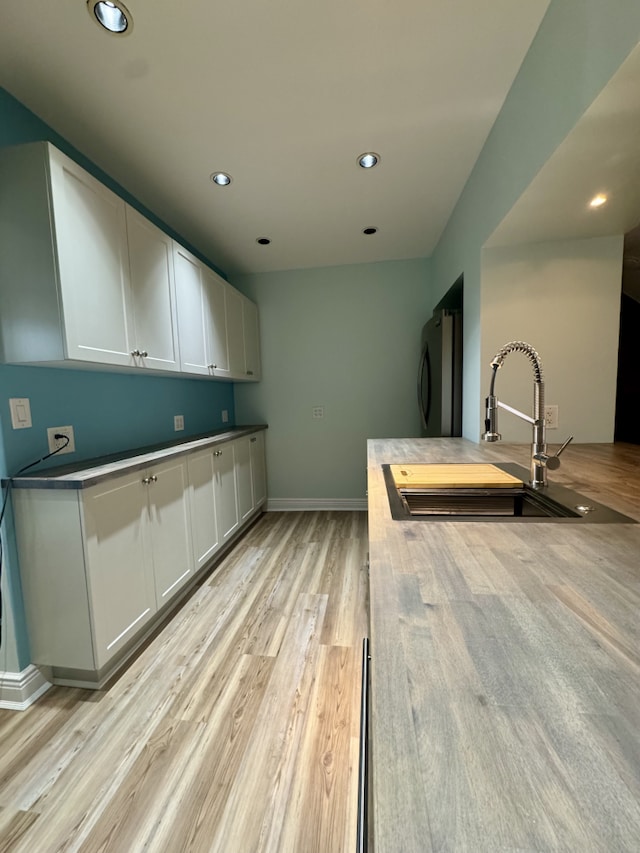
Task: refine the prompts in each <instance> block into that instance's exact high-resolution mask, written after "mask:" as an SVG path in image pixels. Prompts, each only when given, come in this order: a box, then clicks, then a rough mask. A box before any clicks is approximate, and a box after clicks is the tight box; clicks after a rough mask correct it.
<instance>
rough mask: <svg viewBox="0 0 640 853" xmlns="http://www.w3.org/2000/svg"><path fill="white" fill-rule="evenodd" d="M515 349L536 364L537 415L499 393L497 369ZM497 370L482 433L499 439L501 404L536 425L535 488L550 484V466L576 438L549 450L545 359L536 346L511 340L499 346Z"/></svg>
mask: <svg viewBox="0 0 640 853" xmlns="http://www.w3.org/2000/svg"><path fill="white" fill-rule="evenodd" d="M511 352H522V353H524V354H525V355H526V356H527V358H528V359H529V361H530V362H531V364H532V365H533V417H532V418H531V417H529V415H525V413H524V412H520V411H519V410H518V409H514V408H513V407H512V406H507V404H506V403H501V402H500V400H498V398H497V397H496V396H495V393H494V391H495V383H496V373H497V372H498V368H499V367H502V364H503V362H504V360H505V358H506V357H507V356H508V355H509V353H511ZM491 368H492V370H493V373H492V374H491V385H490V386H489V396H488V397H487V398H486V417H485V422H484V428H485V431H484V433H483V434H482V438H483V439H484V441H499V440H500V439H501V438H502V436H501V435H500V433H499V432H498V407H499V408H501V409H505V410H506V411H507V412H511V414H512V415H516V417H518V418H522V420H523V421H527V422H528V423H530V424H531V425H532V426H533V439H532V443H531V469H530V470H531V478H530V480H529V483H530V485H531V486H533V488H534V489H539V488H542V487H544V486H546V485H547V470H549V471H554V470H555V469H556V468H559V467H560V459H559V456H560V454H561V453H562V451H563V450H564V449H565V447H566V446H567V445H568V444H569V442H570V441H571V440H572V439H573V436H572V435H570V436H569V438H568V439H567V440H566V441H565V443H564V444H563V445H562V447H561V448H560V449H559V450H558V451H557V452H556V453H555V454H554V455H553V456H549V454H548V453H547V439H546V426H545V421H544V381H543V379H542V361H541V360H540V356H539V355H538V353H537V352H536V351H535V350H534V348H533V347H532V346H531V345H530V344H527V343H525V342H524V341H511V342H510V343H508V344H505V345H504V346H503V347H502V349H500V350H498V352H497V353H496V355H495V356H494V358H493V360H492V362H491Z"/></svg>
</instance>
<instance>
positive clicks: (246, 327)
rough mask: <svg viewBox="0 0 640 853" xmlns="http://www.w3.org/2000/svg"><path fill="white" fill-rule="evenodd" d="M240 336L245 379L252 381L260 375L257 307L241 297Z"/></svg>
mask: <svg viewBox="0 0 640 853" xmlns="http://www.w3.org/2000/svg"><path fill="white" fill-rule="evenodd" d="M242 334H243V340H244V365H245V373H246V376H247V379H252V380H254V381H256V380H258V379H260V377H261V375H262V370H261V364H260V329H259V326H258V306H257V305H256V304H255V303H254V302H251V300H250V299H247V298H246V296H243V297H242Z"/></svg>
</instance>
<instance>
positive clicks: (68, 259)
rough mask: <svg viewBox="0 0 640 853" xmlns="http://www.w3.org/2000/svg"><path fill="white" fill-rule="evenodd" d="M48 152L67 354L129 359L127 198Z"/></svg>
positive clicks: (106, 359)
mask: <svg viewBox="0 0 640 853" xmlns="http://www.w3.org/2000/svg"><path fill="white" fill-rule="evenodd" d="M49 151H50V152H51V155H50V174H51V196H52V206H53V211H54V222H55V235H56V243H57V251H58V268H59V277H60V290H61V293H62V305H63V313H64V326H65V342H66V349H67V352H66V355H67V358H70V359H80V360H83V361H93V362H102V363H105V364H118V365H129V364H133V363H134V362H133V359H132V356H131V349H132V347H131V346H130V332H131V330H130V328H129V318H130V304H129V281H128V250H127V231H126V219H125V203H124V201H123V200H122V199H121V198H119V197H118V196H117V195H115V193H112V192H111V190H109V189H107V188H106V187H105V186H103V185H102V184H101V183H100V182H99V181H97V180H96V179H95V178H93V177H92V176H91V175H89V174H87V172H85V171H84V169H81V168H80V166H78V165H76V164H75V163H74V162H73V161H72V160H70V159H69V158H68V157H66V156H65V155H64V154H61V153H60V152H59V151H56V150H55V149H54V148H52V147H51V146H49Z"/></svg>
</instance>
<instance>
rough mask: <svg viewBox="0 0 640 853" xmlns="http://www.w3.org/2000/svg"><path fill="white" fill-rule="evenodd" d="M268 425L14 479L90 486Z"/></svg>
mask: <svg viewBox="0 0 640 853" xmlns="http://www.w3.org/2000/svg"><path fill="white" fill-rule="evenodd" d="M263 429H267V426H266V424H254V425H251V426H241V427H232V428H231V429H223V430H215V431H212V432H210V433H206V434H204V435H198V436H195V437H192V438H190V439H188V440H186V441H185V440H184V439H182V440H180V439H178V440H176V441H174V442H166V443H164V444H157V445H153V446H150V447H141V448H137V449H134V450H131V451H128V452H124V453H114V454H111V455H109V456H101V457H99V458H97V459H88V460H85V461H84V462H78V463H75V464H71V465H64V466H60V467H58V468H48V469H47V470H45V471H40V472H36V473H33V474H26V473H25V474H23V475H22V476H18V477H14V478H13V479H12V480H11V484H12V488H14V489H86V488H88V487H89V486H94V485H96V483H101V482H104V481H105V480H109V479H111V478H112V477H117V476H119V475H120V474H126V473H128V472H133V471H140V470H142V469H144V468H146V467H148V466H149V465H152V464H154V463H158V462H164V461H165V460H166V459H171V458H173V457H176V456H183V455H185V454H188V453H196V452H197V451H199V450H202V449H204V448H206V447H211V446H213V445H215V444H222V443H224V442H227V441H233V439H235V438H241V437H242V436H244V435H249V434H250V433H254V432H258V431H259V430H263Z"/></svg>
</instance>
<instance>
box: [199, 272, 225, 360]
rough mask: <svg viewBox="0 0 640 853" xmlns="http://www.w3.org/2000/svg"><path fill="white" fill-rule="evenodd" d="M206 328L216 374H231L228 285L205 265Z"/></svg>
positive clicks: (208, 348)
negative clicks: (227, 302)
mask: <svg viewBox="0 0 640 853" xmlns="http://www.w3.org/2000/svg"><path fill="white" fill-rule="evenodd" d="M202 285H203V290H204V305H203V310H204V328H205V333H206V341H207V352H208V357H209V364H212V365H213V367H212V368H210V369H211V370H212V372H213V374H214V376H225V377H226V376H228V375H229V347H228V344H227V314H226V294H227V291H228V287H227V285H226V283H225V282H224V280H223V279H221V278H220V276H218V275H216V274H215V273H214V272H213V270H210V269H209V268H208V267H203V270H202Z"/></svg>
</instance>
